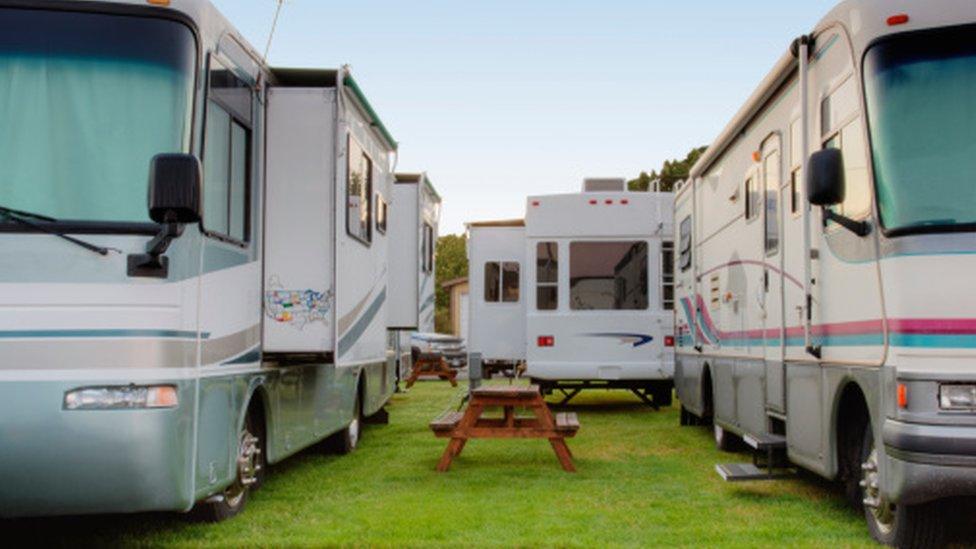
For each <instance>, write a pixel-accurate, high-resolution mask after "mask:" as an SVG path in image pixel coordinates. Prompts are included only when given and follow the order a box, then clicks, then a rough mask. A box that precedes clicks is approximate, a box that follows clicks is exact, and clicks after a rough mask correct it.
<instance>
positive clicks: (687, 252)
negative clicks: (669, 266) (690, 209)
mask: <svg viewBox="0 0 976 549" xmlns="http://www.w3.org/2000/svg"><path fill="white" fill-rule="evenodd" d="M679 231H680V232H679V237H680V241H679V245H680V246H681V248H680V249H679V250H678V252H679V253H680V254H681V256H680V261H681V263H680V266H681V272H685V271H687V270H688V269H690V268H691V216H690V215H689V216H688V217H686V218H684V219H682V220H681V227H680V228H679Z"/></svg>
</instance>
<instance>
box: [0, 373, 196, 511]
mask: <svg viewBox="0 0 976 549" xmlns="http://www.w3.org/2000/svg"><path fill="white" fill-rule="evenodd" d="M96 385H97V386H102V385H112V384H111V383H109V384H106V383H105V382H104V380H99V381H97V382H94V383H79V382H77V381H73V382H64V381H29V382H2V383H0V517H5V518H8V517H24V516H42V515H77V514H89V513H130V512H140V511H161V510H166V511H184V510H188V509H189V508H190V506H192V504H193V496H192V489H191V474H190V473H191V470H192V463H191V459H190V457H191V455H192V445H191V441H192V432H193V421H192V419H193V415H192V406H193V402H194V400H193V391H192V385H189V384H184V383H182V382H178V383H171V385H174V386H176V388H177V395H178V397H179V402H180V404H179V405H178V406H177V407H175V408H165V409H124V410H65V409H64V395H65V393H66V392H67V391H71V390H74V389H77V388H79V387H87V386H96Z"/></svg>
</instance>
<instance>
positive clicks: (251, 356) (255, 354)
mask: <svg viewBox="0 0 976 549" xmlns="http://www.w3.org/2000/svg"><path fill="white" fill-rule="evenodd" d="M260 361H261V348H260V347H255V348H254V349H252V350H250V351H248V352H246V353H244V354H243V355H241V356H239V357H237V358H233V359H231V360H228V361H226V362H221V363H220V365H221V366H230V365H232V364H251V363H252V362H260Z"/></svg>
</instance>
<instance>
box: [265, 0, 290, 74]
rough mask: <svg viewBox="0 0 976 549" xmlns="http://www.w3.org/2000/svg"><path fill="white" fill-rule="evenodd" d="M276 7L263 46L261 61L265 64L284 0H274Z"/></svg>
mask: <svg viewBox="0 0 976 549" xmlns="http://www.w3.org/2000/svg"><path fill="white" fill-rule="evenodd" d="M276 1H277V2H278V7H277V8H276V9H275V14H274V20H273V21H272V22H271V32H270V33H268V44H267V45H266V46H265V47H264V57H263V58H262V61H264V62H265V64H267V62H268V52H270V51H271V41H272V40H273V39H274V33H275V29H276V28H277V27H278V16H279V15H281V8H282V7H283V6H284V5H285V0H276Z"/></svg>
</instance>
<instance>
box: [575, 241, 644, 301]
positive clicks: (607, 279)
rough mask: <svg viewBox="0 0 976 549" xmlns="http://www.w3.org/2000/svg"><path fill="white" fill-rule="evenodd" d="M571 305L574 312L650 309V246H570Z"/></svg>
mask: <svg viewBox="0 0 976 549" xmlns="http://www.w3.org/2000/svg"><path fill="white" fill-rule="evenodd" d="M569 301H570V307H571V308H572V309H573V310H604V311H605V310H642V309H647V243H646V242H637V241H635V242H573V243H571V244H570V246H569Z"/></svg>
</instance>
